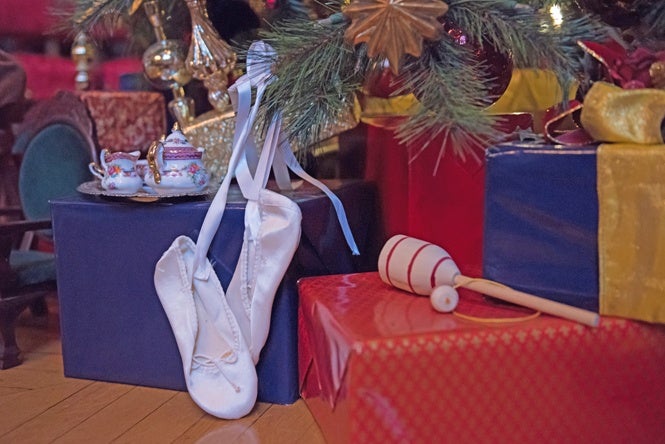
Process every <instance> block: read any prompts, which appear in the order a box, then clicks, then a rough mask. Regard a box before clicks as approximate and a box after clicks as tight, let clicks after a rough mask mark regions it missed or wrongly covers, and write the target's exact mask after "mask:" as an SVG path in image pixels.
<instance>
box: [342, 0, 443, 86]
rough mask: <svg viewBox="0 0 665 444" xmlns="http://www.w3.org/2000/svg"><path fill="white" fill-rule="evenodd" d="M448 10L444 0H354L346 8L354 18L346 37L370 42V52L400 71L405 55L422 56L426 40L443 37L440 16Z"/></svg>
mask: <svg viewBox="0 0 665 444" xmlns="http://www.w3.org/2000/svg"><path fill="white" fill-rule="evenodd" d="M446 11H448V5H447V4H445V3H444V2H442V1H440V0H353V1H352V2H351V3H350V4H349V5H348V6H347V7H345V8H344V10H343V11H342V12H343V13H344V15H345V16H347V17H348V18H349V19H350V20H351V25H350V26H349V27H348V28H347V30H346V32H345V34H344V37H345V39H346V41H347V42H349V43H352V44H353V45H357V44H359V43H363V42H365V43H367V55H368V56H369V57H377V56H382V57H385V58H387V59H388V63H389V65H390V70H391V71H392V72H393V73H394V74H398V73H399V65H400V60H401V58H402V56H403V55H404V54H411V55H412V56H414V57H419V56H420V54H421V53H422V50H423V39H428V40H437V39H439V38H440V37H441V35H442V32H443V28H442V26H441V24H440V23H439V22H438V21H437V18H438V17H440V16H442V15H443V14H445V13H446Z"/></svg>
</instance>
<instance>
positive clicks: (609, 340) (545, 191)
mask: <svg viewBox="0 0 665 444" xmlns="http://www.w3.org/2000/svg"><path fill="white" fill-rule="evenodd" d="M531 74H533V73H531ZM522 75H523V76H524V77H528V76H529V73H528V72H522ZM540 75H541V76H544V77H547V75H546V74H543V73H541V74H540ZM530 78H533V77H530ZM514 80H515V77H514ZM541 80H543V78H541ZM522 81H526V80H525V79H522ZM522 87H523V84H522V86H512V85H511V86H509V90H510V89H511V88H517V89H519V88H522ZM645 91H646V93H645ZM640 94H641V95H640ZM544 100H547V99H544ZM495 105H496V108H497V112H499V113H506V114H507V112H508V111H515V109H514V108H513V109H511V110H508V109H507V108H509V107H510V106H508V105H506V108H503V109H501V107H502V106H504V105H502V104H501V103H499V102H497V103H495ZM547 105H548V106H549V105H551V104H547ZM537 107H539V108H543V109H544V108H545V106H543V104H542V103H540V104H538V106H537ZM534 109H535V107H534ZM534 109H531V110H521V111H526V112H523V113H522V114H518V115H515V114H513V115H511V117H510V119H507V120H508V122H509V124H510V125H512V128H510V129H511V130H517V131H514V132H513V134H517V133H519V132H520V130H526V129H527V128H531V127H533V126H534V125H535V123H534V119H536V117H535V116H536V115H537V114H536V113H533V112H531V111H534ZM518 111H519V110H518ZM573 114H575V113H572V112H571V113H570V115H569V116H568V117H577V116H576V115H575V116H573ZM581 115H582V117H581V123H582V127H583V128H584V130H585V134H584V137H587V139H583V138H580V139H577V141H576V142H574V143H571V142H570V139H571V138H570V137H568V138H567V136H571V137H572V136H573V134H572V130H571V131H563V130H558V129H554V128H552V125H550V126H549V127H548V129H549V130H550V131H551V133H552V138H550V139H542V140H525V141H507V142H506V143H502V144H497V145H495V146H491V147H489V148H488V149H486V150H485V151H484V152H483V153H484V155H483V156H480V157H479V158H477V159H475V158H473V157H472V156H469V157H467V158H461V157H459V156H455V155H453V154H452V150H450V149H448V150H447V151H445V154H444V155H443V157H441V158H440V155H441V152H440V151H439V149H438V146H439V145H440V144H441V142H442V141H439V145H437V143H436V141H435V142H434V143H433V144H432V146H431V147H430V148H428V149H425V150H424V151H422V153H421V154H420V156H419V157H418V158H417V159H416V160H414V161H413V162H410V161H409V159H410V155H411V154H413V152H415V151H418V150H419V149H420V146H419V145H417V144H415V143H413V144H409V145H408V146H406V147H405V146H403V145H400V144H399V143H398V142H397V140H396V138H395V136H394V134H393V132H392V130H391V129H388V128H381V127H375V126H370V127H369V128H368V129H367V152H366V156H367V159H366V163H367V171H366V175H365V180H360V181H343V182H335V183H332V184H330V185H331V189H332V190H333V191H334V192H336V193H337V194H338V195H339V197H340V199H341V200H342V202H343V203H344V205H345V208H346V211H347V215H348V219H349V223H350V226H351V229H352V231H353V233H354V235H355V237H356V240H357V241H358V244H359V247H360V250H361V253H362V254H361V256H360V257H355V256H351V254H350V252H348V251H347V248H346V244H345V242H344V241H343V238H342V234H341V230H340V228H339V226H338V225H337V224H336V218H335V217H334V214H333V210H332V208H331V205H330V203H329V201H328V200H327V198H326V197H325V196H323V195H322V194H320V193H318V192H317V191H316V190H312V189H308V188H304V189H301V190H300V191H298V192H296V194H295V195H294V196H292V197H293V198H294V200H295V201H296V202H297V203H298V205H299V206H300V207H301V210H302V212H303V236H302V239H301V243H300V246H299V248H298V251H297V252H296V254H295V256H294V260H293V262H292V264H291V266H290V267H289V270H288V271H287V274H286V276H285V278H284V281H283V282H282V284H281V286H280V289H279V290H278V293H277V296H276V299H275V303H274V306H273V316H272V321H271V327H270V328H271V330H270V336H269V339H268V343H267V345H266V347H265V348H264V350H263V353H262V357H261V360H260V361H259V371H258V375H259V401H263V402H272V403H281V404H289V403H292V402H294V401H296V400H297V399H298V398H299V397H302V398H303V399H304V401H305V403H306V404H307V406H308V408H309V409H310V410H311V412H312V414H313V415H314V417H315V419H316V421H317V423H318V424H319V425H320V427H321V429H322V431H323V434H324V436H325V438H326V439H327V440H328V441H329V442H340V443H344V442H359V443H372V442H376V443H386V442H506V441H507V442H645V443H646V442H654V443H655V442H662V440H663V437H664V436H665V373H664V372H665V326H664V325H662V324H663V323H665V226H664V225H663V221H665V145H663V143H664V142H663V135H662V132H661V131H662V128H661V124H662V121H663V117H665V91H663V90H657V89H646V90H644V89H642V90H625V89H622V88H620V87H618V86H615V85H612V84H609V83H603V82H597V83H596V84H595V85H594V87H593V89H592V91H590V92H589V94H588V95H587V98H586V100H585V103H584V105H583V107H582V108H581ZM546 126H547V125H546ZM580 137H582V136H580ZM585 140H586V141H585ZM559 141H565V142H566V143H565V144H564V143H558V142H559ZM435 164H438V168H437V171H436V172H434V171H433V169H434V168H433V165H435ZM308 190H309V191H308ZM236 197H238V196H236ZM237 201H238V202H236V201H235V200H234V197H233V196H232V195H231V196H230V197H229V202H230V204H229V205H230V206H229V207H228V209H227V211H228V217H227V216H225V219H224V220H223V226H222V227H221V228H220V230H221V231H223V232H224V233H228V235H226V236H225V239H217V240H216V241H215V242H216V244H213V245H212V247H211V250H210V254H211V258H212V261H213V263H214V264H215V269H216V271H217V273H218V275H219V276H220V280H221V281H222V284H223V285H224V286H226V285H228V281H229V279H230V278H231V274H232V272H233V270H234V268H235V263H234V260H235V259H234V258H236V257H237V255H238V254H237V252H238V250H239V249H240V245H241V242H242V239H241V238H242V236H241V234H240V233H241V232H242V213H243V206H242V199H241V198H239V197H238V199H237ZM52 205H53V207H52V208H53V219H54V232H55V236H56V239H57V244H56V245H57V248H58V249H60V251H59V263H58V282H59V290H60V294H61V296H60V298H61V319H62V342H63V358H64V366H65V373H66V374H67V375H68V376H74V377H85V378H94V379H103V380H111V381H118V382H128V383H133V384H143V385H150V386H156V387H165V388H174V389H184V388H185V384H184V380H183V376H182V368H181V362H180V358H179V355H178V350H177V347H176V343H175V340H174V339H173V336H172V334H171V330H170V328H169V324H168V321H167V319H166V316H165V314H164V312H163V311H162V309H161V306H160V304H159V301H158V300H157V296H156V295H155V292H154V288H153V287H152V271H153V270H152V267H153V265H154V262H156V260H157V259H158V258H159V255H160V254H161V253H162V252H163V251H164V250H165V248H166V247H167V243H168V242H170V240H171V239H173V238H174V237H175V236H176V235H178V234H182V233H187V234H191V235H192V236H195V235H196V233H197V230H198V228H199V227H200V225H201V221H202V220H203V217H204V216H205V212H206V210H207V207H208V202H205V201H194V202H186V203H181V204H178V205H154V206H139V207H137V208H134V207H132V208H131V211H130V209H129V208H128V205H127V204H126V203H124V202H116V201H108V202H105V203H103V204H101V205H100V204H92V203H90V202H89V201H86V200H85V199H82V198H80V197H79V198H71V199H62V200H58V201H56V202H53V204H52ZM102 207H103V208H102ZM86 226H87V227H90V226H94V227H96V228H95V230H89V229H88V230H86V229H84V228H85V227H86ZM134 227H148V228H149V229H145V230H139V231H141V234H140V236H139V235H138V234H137V230H136V229H134ZM396 234H404V235H407V236H411V237H415V238H418V239H422V240H425V241H428V242H431V243H433V244H435V245H439V246H441V247H443V248H445V249H446V250H447V251H448V252H449V253H450V254H451V256H452V257H453V258H454V259H455V262H456V263H457V265H458V267H459V268H460V270H461V272H462V273H463V274H464V275H468V276H472V277H483V278H486V279H491V280H493V281H496V282H499V283H501V284H504V285H507V286H509V287H512V288H514V289H516V290H519V291H523V292H526V293H529V294H533V295H537V296H539V297H542V298H546V299H549V300H553V301H557V302H560V303H564V304H567V305H570V306H574V307H578V308H582V309H585V310H590V311H593V312H597V313H599V314H600V315H601V319H600V322H599V324H598V325H597V326H595V327H592V326H588V325H582V324H580V323H577V322H574V321H571V320H567V319H563V318H560V317H557V316H551V315H548V314H546V313H541V314H539V315H538V313H535V314H534V313H533V312H532V311H529V310H525V309H523V308H521V307H516V306H513V305H510V304H506V303H503V302H501V301H497V300H495V299H492V298H488V297H486V296H483V295H480V294H477V293H474V292H470V291H461V293H460V301H459V304H458V306H457V308H456V310H455V311H454V312H452V313H440V312H437V311H435V310H434V309H433V308H432V306H431V304H430V300H429V298H427V297H419V296H416V295H415V294H412V293H410V292H407V291H404V290H400V289H398V288H396V287H394V286H391V285H389V284H387V283H385V282H384V281H383V280H382V279H381V277H380V275H379V273H378V272H377V260H378V253H379V251H380V250H381V246H382V245H383V242H385V240H386V239H388V238H389V237H391V236H392V235H396ZM111 241H112V242H111ZM82 242H85V243H86V244H87V245H89V246H90V248H86V249H85V251H82V250H81V249H80V248H79V246H80V245H81V243H82ZM137 249H140V250H141V251H142V258H141V261H138V260H137V261H136V263H133V262H132V263H131V264H130V265H131V267H130V268H131V269H132V273H131V274H127V272H126V271H123V270H127V269H128V264H127V261H128V260H129V261H132V259H131V255H129V256H128V255H126V254H124V253H122V252H123V251H136V250H137ZM86 251H89V253H86ZM224 252H225V253H224ZM86 254H89V255H90V257H87V256H86ZM150 255H152V256H153V257H152V259H154V260H153V261H152V262H151V261H149V260H147V259H146V256H150ZM225 255H226V256H225ZM92 256H94V258H93V257H92ZM100 261H102V262H103V263H104V264H105V268H104V275H103V276H98V275H96V274H95V273H96V272H95V271H94V270H95V269H96V268H97V266H96V264H97V263H99V262H100ZM122 273H125V274H124V275H123V274H122ZM93 276H96V277H94V278H93Z"/></svg>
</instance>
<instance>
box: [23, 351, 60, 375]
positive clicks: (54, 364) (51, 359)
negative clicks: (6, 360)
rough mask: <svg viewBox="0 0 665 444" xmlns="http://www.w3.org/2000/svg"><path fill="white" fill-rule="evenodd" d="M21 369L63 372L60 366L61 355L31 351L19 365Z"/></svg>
mask: <svg viewBox="0 0 665 444" xmlns="http://www.w3.org/2000/svg"><path fill="white" fill-rule="evenodd" d="M20 368H21V370H39V371H42V372H53V373H58V374H60V375H64V374H65V369H64V367H63V366H62V355H60V354H53V353H41V352H40V353H31V354H30V355H28V357H27V358H26V359H25V360H24V361H23V363H22V364H21V365H20Z"/></svg>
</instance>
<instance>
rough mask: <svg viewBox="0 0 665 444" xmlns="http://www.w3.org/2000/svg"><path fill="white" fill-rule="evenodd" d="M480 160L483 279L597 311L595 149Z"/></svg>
mask: <svg viewBox="0 0 665 444" xmlns="http://www.w3.org/2000/svg"><path fill="white" fill-rule="evenodd" d="M486 160H487V164H486V168H487V169H486V179H485V180H486V182H485V222H484V239H483V276H484V277H485V278H487V279H492V280H495V281H498V282H500V283H503V284H505V285H508V286H511V287H513V288H515V289H518V290H522V291H525V292H528V293H532V294H535V295H537V296H542V297H545V298H548V299H551V300H555V301H558V302H562V303H565V304H570V305H574V306H576V307H580V308H585V309H588V310H593V311H598V196H597V192H596V146H584V147H576V148H569V147H561V146H553V145H543V144H535V143H515V144H505V145H498V146H495V147H492V148H490V149H488V150H487V155H486Z"/></svg>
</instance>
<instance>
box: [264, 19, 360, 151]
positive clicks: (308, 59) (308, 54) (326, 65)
mask: <svg viewBox="0 0 665 444" xmlns="http://www.w3.org/2000/svg"><path fill="white" fill-rule="evenodd" d="M344 30H345V26H344V24H343V23H338V24H333V25H321V24H319V23H318V22H314V21H310V20H305V21H302V20H291V21H288V22H283V23H282V25H281V26H280V27H274V28H271V29H270V30H268V31H266V32H264V33H263V35H262V37H263V39H264V40H265V41H266V42H267V43H269V44H270V45H272V46H273V47H274V48H275V50H276V51H277V53H278V54H279V59H278V61H277V63H276V65H275V66H274V68H273V70H274V73H275V74H276V77H277V79H276V81H274V82H273V83H272V84H271V85H270V86H269V88H268V91H267V93H266V99H265V103H266V107H265V108H266V114H265V116H266V119H265V121H269V119H270V117H271V116H272V114H273V113H275V112H276V111H278V110H280V111H281V112H282V113H283V115H284V116H285V120H286V121H287V122H288V126H287V130H288V132H289V136H290V138H291V140H292V141H293V142H294V143H295V144H296V145H298V146H301V147H305V146H309V145H311V144H312V143H314V142H316V141H318V140H319V136H320V134H321V133H322V132H325V128H326V127H329V126H331V125H334V123H335V122H336V121H337V120H338V119H339V118H340V117H341V115H342V114H343V113H344V112H347V111H348V110H349V108H350V107H352V106H353V103H354V98H355V92H356V91H357V90H358V89H359V88H360V85H361V82H362V73H361V71H360V70H359V69H358V56H359V52H358V51H354V50H353V49H352V48H351V47H350V46H348V45H346V44H345V43H344Z"/></svg>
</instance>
